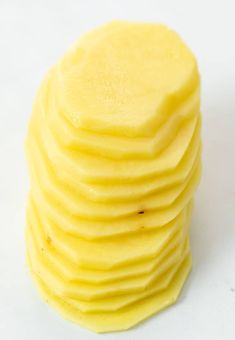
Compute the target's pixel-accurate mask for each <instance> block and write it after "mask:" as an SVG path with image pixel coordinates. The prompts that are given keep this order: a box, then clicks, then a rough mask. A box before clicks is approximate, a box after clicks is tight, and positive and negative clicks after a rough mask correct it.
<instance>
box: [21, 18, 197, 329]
mask: <svg viewBox="0 0 235 340" xmlns="http://www.w3.org/2000/svg"><path fill="white" fill-rule="evenodd" d="M200 124H201V122H200V81H199V74H198V70H197V64H196V61H195V58H194V56H193V55H192V53H191V51H190V50H189V49H188V48H187V47H186V46H185V45H184V43H183V42H182V40H181V39H180V38H179V36H178V35H177V34H176V33H175V32H173V31H171V30H169V29H168V28H166V27H165V26H163V25H156V24H142V23H128V22H119V21H115V22H111V23H109V24H107V25H105V26H102V27H100V28H98V29H95V30H94V31H92V32H91V33H88V34H86V35H85V36H84V37H82V38H81V39H80V40H79V42H78V43H76V44H75V45H74V46H73V47H72V48H71V49H70V50H69V51H68V52H67V53H66V55H65V56H64V57H63V58H62V59H61V60H60V61H59V62H58V64H57V65H56V66H54V67H53V68H52V69H51V70H50V71H49V72H48V74H47V76H46V77H45V79H44V81H43V83H42V85H41V87H40V89H39V92H38V94H37V97H36V100H35V104H34V108H33V114H32V118H31V121H30V124H29V129H28V135H27V141H26V150H27V157H28V164H29V172H30V186H31V189H30V195H29V204H28V210H27V229H26V243H27V256H28V263H29V266H30V270H31V272H32V274H33V277H34V278H35V280H36V282H37V284H38V286H39V288H40V291H41V292H42V294H43V296H44V297H45V299H46V300H47V301H48V302H49V303H50V304H51V305H53V306H55V307H56V308H57V309H58V310H59V311H60V312H61V313H62V314H63V315H64V316H65V317H66V318H68V319H70V320H72V321H75V322H77V323H79V324H80V325H82V326H84V327H87V328H89V329H91V330H93V331H96V332H108V331H118V330H123V329H127V328H130V327H131V326H133V325H135V324H136V323H138V322H140V321H142V320H144V319H146V318H147V317H149V316H150V315H152V314H154V313H156V312H158V311H160V310H162V309H163V308H165V307H166V306H168V305H170V304H172V303H174V302H175V301H176V299H177V297H178V295H179V293H180V290H181V288H182V286H183V284H184V282H185V279H186V277H187V275H188V273H189V271H190V268H191V257H190V245H189V237H188V227H189V224H190V218H191V210H192V199H193V195H194V192H195V189H196V187H197V185H198V182H199V178H200V171H201V163H200V162H201V160H200V155H201V141H200Z"/></svg>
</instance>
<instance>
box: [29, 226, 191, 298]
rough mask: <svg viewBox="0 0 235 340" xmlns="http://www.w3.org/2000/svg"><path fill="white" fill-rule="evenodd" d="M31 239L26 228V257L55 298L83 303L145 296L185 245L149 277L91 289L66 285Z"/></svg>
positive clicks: (74, 284) (173, 264) (74, 283)
mask: <svg viewBox="0 0 235 340" xmlns="http://www.w3.org/2000/svg"><path fill="white" fill-rule="evenodd" d="M31 235H32V229H31V226H30V225H28V229H27V232H26V237H27V247H28V255H29V258H30V260H31V263H32V265H33V268H34V269H35V271H37V272H38V273H39V275H40V276H42V277H44V278H45V280H46V281H47V282H50V284H51V286H52V287H53V289H54V290H55V292H56V294H58V295H59V296H61V297H63V298H72V299H79V300H83V301H94V300H100V299H106V298H109V297H110V298H111V297H113V296H122V295H126V294H134V293H138V292H144V291H145V290H147V289H148V288H149V287H151V286H152V285H153V284H154V283H155V284H157V282H158V280H159V277H161V276H162V275H163V273H164V272H167V271H168V269H169V268H171V267H172V266H175V265H177V263H179V262H180V259H181V257H182V249H181V248H182V246H183V245H184V243H185V242H184V243H183V244H181V247H180V248H179V249H176V250H173V251H172V252H171V253H170V255H169V256H168V257H166V258H163V259H162V261H161V262H160V264H159V266H158V267H157V268H156V269H154V270H153V271H152V272H151V273H150V274H147V275H143V276H140V277H135V278H133V279H128V280H120V281H114V282H111V283H110V282H109V283H103V284H98V285H97V284H95V285H94V284H91V283H90V284H88V283H82V282H69V281H65V279H64V278H63V277H62V276H61V273H60V272H57V270H56V268H55V267H53V264H52V263H50V261H49V259H48V257H47V254H46V252H45V249H44V250H43V251H42V250H40V249H38V248H37V247H36V244H35V243H34V241H33V238H32V237H31ZM185 238H186V235H185ZM183 249H184V247H183Z"/></svg>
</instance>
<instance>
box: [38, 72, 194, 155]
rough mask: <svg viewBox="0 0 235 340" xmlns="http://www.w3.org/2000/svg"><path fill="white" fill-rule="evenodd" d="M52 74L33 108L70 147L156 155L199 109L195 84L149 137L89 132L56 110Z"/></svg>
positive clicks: (65, 145)
mask: <svg viewBox="0 0 235 340" xmlns="http://www.w3.org/2000/svg"><path fill="white" fill-rule="evenodd" d="M54 73H55V69H54V68H52V69H51V70H50V71H49V73H48V75H47V76H46V78H45V79H44V81H43V83H42V85H41V88H40V92H41V93H40V95H39V96H38V97H37V99H36V104H35V106H34V110H35V111H37V110H42V111H43V112H44V116H45V117H47V121H48V126H49V128H50V130H51V131H52V133H54V134H55V139H57V140H60V143H61V144H62V145H64V147H67V148H69V149H73V150H75V149H77V150H80V151H82V152H88V153H91V154H94V155H99V156H102V157H106V158H107V157H108V158H111V159H128V158H134V159H136V158H137V157H138V158H146V157H147V158H152V157H156V155H157V154H158V153H160V152H161V151H162V150H163V149H164V148H165V147H167V145H168V144H169V143H170V142H171V141H172V140H173V139H174V137H175V136H176V134H177V132H178V129H179V128H180V126H181V125H182V124H183V123H184V122H185V121H187V120H188V119H191V118H192V116H193V115H195V113H196V112H198V111H199V106H200V96H199V88H198V87H197V88H196V89H195V90H194V91H193V92H192V94H190V95H189V97H188V98H186V100H185V101H184V102H183V103H182V104H181V105H180V107H179V108H178V109H176V111H175V112H173V114H172V115H171V116H170V117H169V118H168V120H167V121H166V122H165V123H163V126H160V127H159V130H158V131H156V133H155V135H154V136H153V137H151V138H149V137H148V138H128V137H118V136H112V135H105V134H97V133H95V132H92V133H91V132H89V131H86V130H84V129H76V128H75V127H74V126H72V125H71V124H69V122H68V121H67V119H66V118H65V117H63V115H62V114H60V112H58V111H57V109H56V107H55V104H54V96H53V92H54V90H55V88H54V86H53V81H54V79H53V75H54ZM45 92H46V93H45ZM46 99H47V100H46Z"/></svg>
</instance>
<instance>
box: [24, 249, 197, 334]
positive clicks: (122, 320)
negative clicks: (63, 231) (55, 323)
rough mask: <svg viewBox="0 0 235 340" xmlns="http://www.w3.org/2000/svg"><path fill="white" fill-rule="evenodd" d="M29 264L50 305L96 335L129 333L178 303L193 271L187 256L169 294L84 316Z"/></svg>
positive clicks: (163, 292) (161, 294)
mask: <svg viewBox="0 0 235 340" xmlns="http://www.w3.org/2000/svg"><path fill="white" fill-rule="evenodd" d="M28 264H29V268H30V270H31V273H32V276H33V278H34V280H35V282H36V283H37V287H38V289H39V291H40V293H41V295H42V297H43V298H44V300H45V301H46V302H47V303H49V304H50V305H51V306H52V307H54V308H55V309H56V310H58V312H59V313H60V314H61V315H63V317H65V318H66V319H68V320H70V321H72V322H75V323H78V324H80V325H81V326H84V327H86V328H88V329H90V330H92V331H95V332H97V333H104V332H111V331H121V330H125V329H129V328H131V327H133V326H135V325H136V324H138V323H139V322H141V321H144V320H145V319H147V318H148V317H150V316H152V315H153V314H156V313H158V312H160V311H161V310H163V309H164V308H166V307H168V306H169V305H171V304H173V303H174V302H175V301H176V300H177V298H178V296H179V294H180V291H181V289H182V287H183V285H184V283H185V280H186V278H187V276H188V274H189V272H190V270H191V266H192V260H191V255H188V256H187V258H186V259H185V261H184V262H183V263H182V265H181V267H180V268H179V270H178V272H177V273H176V275H175V276H174V278H173V280H172V281H171V283H170V285H169V286H168V288H167V289H166V290H164V291H162V292H160V293H156V294H153V295H151V296H149V297H147V298H145V299H143V300H141V301H137V302H136V303H133V304H131V305H130V306H127V307H125V308H123V309H121V310H119V311H117V312H113V313H112V312H108V313H107V312H106V313H100V312H99V313H83V312H81V311H79V310H78V309H77V308H75V307H73V306H71V305H70V304H69V303H67V302H65V301H64V300H62V299H61V298H59V297H57V296H56V295H55V294H54V293H53V292H52V291H51V290H50V288H49V287H48V285H47V284H46V282H45V281H43V280H42V279H41V278H40V277H39V276H38V275H37V274H36V273H35V272H34V271H33V269H32V266H31V264H30V260H29V259H28Z"/></svg>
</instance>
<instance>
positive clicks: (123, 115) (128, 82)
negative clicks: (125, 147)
mask: <svg viewBox="0 0 235 340" xmlns="http://www.w3.org/2000/svg"><path fill="white" fill-rule="evenodd" d="M114 25H115V26H116V24H114ZM118 25H119V29H117V30H116V28H115V30H114V31H112V27H113V23H110V24H109V25H108V26H105V27H104V30H103V33H102V38H100V39H97V40H96V43H95V44H94V43H87V42H86V37H85V38H84V40H83V42H81V43H78V44H76V45H75V47H74V48H73V49H72V50H73V52H72V56H71V57H72V58H70V56H69V55H68V56H66V58H65V59H66V65H67V67H64V66H63V59H62V61H61V63H60V68H59V71H58V75H57V77H56V85H57V91H56V100H57V107H58V110H61V111H62V112H63V114H64V115H65V116H66V118H67V119H69V120H70V121H71V123H72V124H73V125H74V126H76V127H79V128H84V129H87V130H91V131H99V132H103V133H110V134H112V135H114V134H117V135H127V136H146V135H151V134H153V133H154V131H156V129H157V126H159V124H161V123H162V121H163V120H166V119H167V115H166V112H169V109H170V108H171V107H172V106H175V105H177V104H178V103H179V102H182V100H184V98H185V97H186V96H187V95H188V93H191V91H192V89H193V88H195V85H196V84H198V82H199V76H198V71H197V65H196V61H195V58H194V56H193V55H192V53H191V51H190V50H189V49H188V48H187V47H186V46H185V44H184V43H183V42H182V40H181V39H180V37H179V36H178V35H177V34H176V33H175V32H173V31H171V30H169V29H167V28H166V27H165V26H163V25H155V24H153V25H152V24H139V23H136V24H135V23H124V22H119V23H118ZM110 31H112V32H113V33H112V34H110ZM140 41H141V43H140ZM126 46H128V48H126ZM68 53H70V51H69V52H68ZM68 60H70V61H71V65H70V66H69V67H68ZM143 60H144V61H145V62H143ZM78 94H79V95H78Z"/></svg>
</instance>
